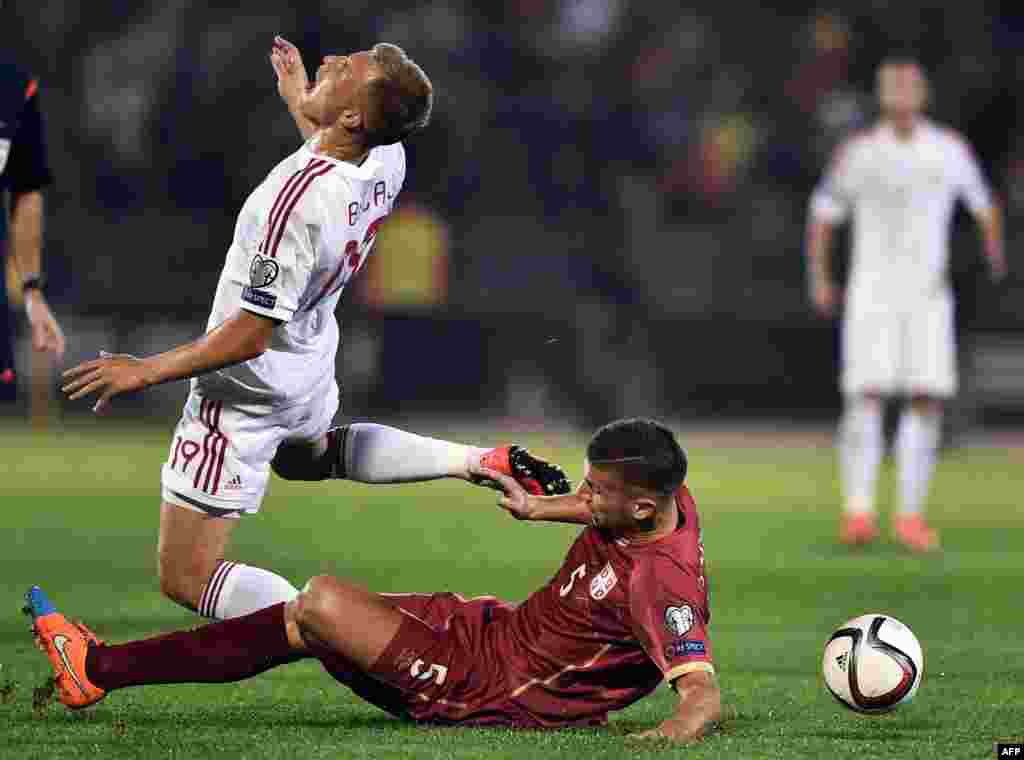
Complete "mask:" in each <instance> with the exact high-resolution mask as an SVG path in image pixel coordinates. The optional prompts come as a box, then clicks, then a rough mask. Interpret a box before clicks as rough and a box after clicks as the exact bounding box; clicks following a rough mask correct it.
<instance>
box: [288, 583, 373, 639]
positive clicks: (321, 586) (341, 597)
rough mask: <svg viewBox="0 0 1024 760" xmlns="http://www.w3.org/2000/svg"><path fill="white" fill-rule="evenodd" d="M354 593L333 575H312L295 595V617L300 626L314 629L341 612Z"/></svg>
mask: <svg viewBox="0 0 1024 760" xmlns="http://www.w3.org/2000/svg"><path fill="white" fill-rule="evenodd" d="M356 593H358V592H357V591H356V589H355V588H354V587H353V586H350V585H349V584H347V583H345V582H344V581H341V580H339V579H337V578H335V577H333V576H330V575H317V576H314V577H313V578H310V580H309V582H308V583H307V584H306V585H305V587H304V588H303V589H302V591H301V592H300V593H299V595H298V597H296V600H295V601H296V607H295V619H296V621H297V622H298V624H299V626H300V627H301V628H303V629H307V628H309V629H312V630H313V631H316V630H318V629H319V628H320V626H322V625H324V624H325V623H327V622H329V621H330V620H331V619H332V618H334V617H336V616H338V615H339V614H342V611H343V610H344V607H345V602H346V600H347V599H348V598H350V597H351V596H352V595H353V594H356Z"/></svg>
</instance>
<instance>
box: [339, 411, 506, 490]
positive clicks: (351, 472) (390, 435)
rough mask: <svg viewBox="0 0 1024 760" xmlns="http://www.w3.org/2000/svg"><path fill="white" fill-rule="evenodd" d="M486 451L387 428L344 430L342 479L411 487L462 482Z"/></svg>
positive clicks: (360, 426)
mask: <svg viewBox="0 0 1024 760" xmlns="http://www.w3.org/2000/svg"><path fill="white" fill-rule="evenodd" d="M487 451H489V449H481V448H478V447H476V446H464V445H463V444H461V443H451V442H450V441H442V440H438V439H437V438H426V437H424V436H422V435H416V434H415V433H407V432H406V431H404V430H399V429H398V428H393V427H388V426H387V425H377V424H375V423H372V422H357V423H354V424H352V425H349V426H348V439H347V440H346V442H345V476H346V478H348V479H349V480H355V481H358V482H360V483H413V482H417V481H421V480H435V479H437V478H466V477H468V475H469V464H470V461H471V460H472V459H474V458H476V459H477V460H479V458H480V457H481V456H482V455H483V454H485V453H486V452H487Z"/></svg>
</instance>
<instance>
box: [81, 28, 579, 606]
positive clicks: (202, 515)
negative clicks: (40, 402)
mask: <svg viewBox="0 0 1024 760" xmlns="http://www.w3.org/2000/svg"><path fill="white" fill-rule="evenodd" d="M271 63H272V65H273V67H274V70H275V72H276V73H277V77H278V90H279V92H280V94H281V96H282V98H283V99H284V100H285V102H286V103H287V104H288V106H289V110H290V111H291V113H292V116H293V118H294V119H295V121H296V124H297V125H298V127H299V129H300V131H301V132H302V133H303V136H304V137H305V138H306V142H305V144H304V145H302V147H300V148H299V149H298V150H297V151H296V152H295V153H293V154H292V155H290V156H288V157H287V158H286V159H285V160H284V161H282V162H281V163H280V164H278V165H277V166H276V167H275V168H274V169H273V170H271V172H270V174H269V175H268V176H267V178H266V179H265V180H264V181H263V182H262V183H261V184H260V185H259V186H258V187H257V188H256V189H255V190H254V191H253V193H252V194H251V195H250V196H249V198H248V200H247V201H246V202H245V205H244V206H243V208H242V210H241V212H240V213H239V215H238V223H237V226H236V228H235V233H234V239H233V241H232V244H231V247H230V249H229V251H228V253H227V261H226V263H225V265H224V269H223V271H222V273H221V277H220V281H219V283H218V286H217V292H216V296H215V298H214V302H213V309H212V312H211V314H210V319H209V323H208V325H207V333H206V334H205V335H204V336H203V337H201V338H199V339H198V340H196V341H193V342H192V343H189V344H187V345H183V346H179V347H177V348H175V349H172V350H171V351H167V352H165V353H162V354H157V355H155V356H150V357H146V358H142V359H140V358H136V357H132V356H126V355H118V356H112V355H109V354H104V355H101V358H99V359H96V360H93V361H89V362H85V363H83V364H81V365H79V366H77V367H75V368H73V369H71V370H68V371H67V372H66V373H65V376H66V378H67V384H66V385H65V387H64V391H65V392H66V393H68V394H69V397H70V398H71V399H77V398H81V397H83V396H86V395H90V394H96V395H97V396H98V397H99V398H98V400H97V402H96V405H95V407H94V410H95V411H97V412H103V411H105V410H106V409H107V407H108V406H109V404H110V399H111V398H112V397H114V396H116V395H117V394H120V393H125V392H129V391H136V390H140V389H143V388H145V387H147V386H150V385H155V384H158V383H165V382H169V381H172V380H179V379H184V378H193V380H192V384H191V392H190V394H189V397H188V400H187V401H186V404H185V408H184V411H183V414H182V418H181V421H180V422H179V423H178V426H177V429H176V430H175V433H174V437H173V440H172V442H171V445H170V450H169V453H168V457H167V461H166V462H165V464H164V466H163V476H162V497H163V498H162V504H161V514H160V539H159V548H158V564H159V572H160V586H161V590H162V591H163V592H164V594H165V595H166V596H168V597H170V598H171V599H172V600H174V601H176V602H178V603H179V604H182V605H183V606H186V607H189V608H190V609H194V610H196V611H198V612H199V613H200V614H202V615H205V616H207V617H211V618H218V619H224V618H233V617H238V616H240V615H245V614H248V613H251V612H254V611H256V610H259V609H263V608H265V607H267V606H270V605H273V604H277V603H279V602H282V601H289V600H290V599H292V598H294V597H295V596H296V595H297V594H298V590H297V589H296V588H294V587H293V586H292V585H291V584H290V583H289V582H288V581H287V580H285V579H284V578H282V577H281V576H279V575H277V574H276V573H273V572H271V571H269V570H264V569H262V568H258V567H252V566H249V565H244V564H241V563H237V562H229V561H226V560H225V559H224V555H225V550H226V548H227V544H228V539H229V537H230V534H231V532H232V530H233V528H234V526H235V525H236V524H237V518H238V517H239V516H240V515H242V514H246V513H250V514H251V513H255V512H257V511H258V510H259V508H260V504H261V502H262V499H263V495H264V492H265V491H266V488H267V484H268V481H269V478H270V471H271V469H273V470H274V471H275V472H276V473H277V474H278V475H280V476H281V477H284V478H286V479H296V480H323V479H326V478H347V479H350V480H357V481H360V482H368V483H395V482H409V481H416V480H430V479H434V478H442V477H455V478H461V479H464V480H470V481H473V482H480V481H479V479H478V478H477V477H476V476H474V475H473V474H472V473H473V472H476V471H477V470H478V469H479V468H480V467H481V466H483V467H486V468H488V469H490V470H495V471H498V472H501V473H503V474H505V475H510V476H513V477H515V478H516V479H517V480H519V482H520V483H522V484H523V485H524V486H526V487H527V489H528V490H531V491H533V492H534V493H552V494H553V493H565V492H567V491H568V490H569V484H568V481H567V480H566V479H565V476H564V473H562V472H561V470H559V469H558V468H557V467H555V466H553V465H548V464H547V463H545V462H542V461H540V460H537V459H535V458H533V457H531V456H529V454H527V453H526V452H525V451H524V450H523V449H521V448H519V447H515V446H513V447H507V446H506V447H502V448H499V449H492V450H487V449H483V448H476V447H472V446H464V445H461V444H456V443H450V442H447V441H440V440H435V439H431V438H425V437H422V436H417V435H414V434H411V433H407V432H405V431H401V430H397V429H395V428H390V427H386V426H383V425H375V424H370V423H356V424H350V425H346V426H342V427H339V428H333V429H331V428H330V425H331V422H332V419H333V417H334V415H335V413H336V412H337V410H338V386H337V383H336V381H335V377H334V367H335V354H336V352H337V348H338V324H337V321H336V319H335V317H334V310H335V308H336V307H337V305H338V302H339V300H340V298H341V294H342V291H343V289H344V287H345V285H346V283H348V281H349V280H350V279H351V278H352V277H353V276H354V275H355V274H356V273H357V272H358V271H359V269H360V268H361V267H362V266H363V264H364V263H365V261H366V257H367V256H368V255H369V254H370V251H371V248H372V246H373V242H374V238H375V236H376V232H377V228H378V225H379V224H380V223H381V222H382V221H383V220H384V218H385V217H386V216H387V215H388V213H389V212H390V211H391V209H392V207H393V206H394V203H395V198H396V196H397V195H398V193H399V191H400V190H401V188H402V183H403V181H404V180H405V151H404V149H403V147H402V144H401V140H403V139H404V138H406V137H407V136H409V135H411V134H413V133H414V132H416V131H418V130H419V129H421V128H422V127H424V126H425V125H426V124H427V122H428V121H429V118H430V111H431V107H432V101H433V88H432V85H431V83H430V81H429V79H427V77H426V75H425V74H424V73H423V71H422V70H421V69H420V67H419V66H417V65H416V64H415V63H414V62H413V61H411V60H410V59H409V58H408V57H407V56H406V55H405V53H404V52H403V51H402V50H401V49H400V48H398V47H396V46H394V45H388V44H379V45H376V46H375V47H374V48H373V49H371V50H365V51H361V52H358V53H353V54H351V55H346V56H328V57H326V58H325V59H324V62H323V65H322V66H321V67H320V68H319V70H318V72H317V78H316V82H315V84H314V85H313V86H310V85H309V83H308V80H307V78H306V71H305V67H304V66H303V64H302V58H301V56H300V55H299V52H298V50H297V49H296V48H295V47H294V46H293V45H291V43H289V42H287V41H286V40H283V39H281V38H277V39H276V41H275V43H274V46H273V49H272V52H271Z"/></svg>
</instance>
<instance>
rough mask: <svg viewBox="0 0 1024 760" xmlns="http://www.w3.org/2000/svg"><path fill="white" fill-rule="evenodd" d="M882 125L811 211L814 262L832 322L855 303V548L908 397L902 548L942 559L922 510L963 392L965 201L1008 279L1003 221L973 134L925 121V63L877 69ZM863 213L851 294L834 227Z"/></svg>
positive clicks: (847, 393) (835, 171)
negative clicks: (957, 303)
mask: <svg viewBox="0 0 1024 760" xmlns="http://www.w3.org/2000/svg"><path fill="white" fill-rule="evenodd" d="M877 85H878V99H879V104H880V107H881V119H880V120H879V122H878V123H877V124H876V125H875V126H874V127H872V128H870V129H868V130H866V131H864V132H862V133H860V134H857V135H855V136H854V137H852V138H850V139H849V140H847V141H846V143H845V144H843V145H842V146H841V147H840V148H839V149H838V151H837V152H836V155H835V157H834V158H833V161H832V165H831V167H830V168H829V170H828V173H827V174H826V176H825V178H824V180H823V181H822V183H821V185H820V186H819V187H818V188H817V189H816V190H815V192H814V195H813V197H812V199H811V204H810V221H809V225H808V247H807V254H808V263H809V267H810V285H811V297H812V299H813V302H814V307H815V309H816V310H817V311H818V312H819V313H820V314H821V315H822V316H824V317H832V316H833V315H834V314H835V313H836V311H837V309H838V308H839V306H840V304H841V302H845V303H844V304H843V305H844V307H845V308H844V313H843V326H842V380H841V388H842V392H843V395H844V404H845V409H844V412H843V418H842V421H841V424H840V430H839V449H840V462H841V474H842V480H843V488H844V492H845V493H844V498H845V503H844V510H843V517H842V524H841V528H840V537H841V540H842V541H843V542H844V543H848V544H860V543H868V542H870V541H872V540H874V538H875V537H876V536H877V534H878V527H877V519H876V516H875V484H876V480H877V475H878V468H879V463H880V461H881V458H882V455H883V447H884V443H883V428H882V414H883V402H884V399H885V398H886V397H889V396H899V397H901V398H903V399H904V400H905V402H906V403H905V405H904V407H903V411H902V415H901V417H900V421H899V428H898V432H897V435H896V442H895V454H896V461H897V464H898V468H899V480H900V504H899V514H898V516H897V517H896V519H895V524H894V526H893V527H894V534H895V537H896V538H897V540H899V541H900V542H901V543H903V544H904V545H906V546H907V547H909V548H911V549H914V550H918V551H929V550H934V549H937V548H938V546H939V538H938V535H937V534H936V532H935V531H934V530H932V529H931V528H929V527H928V524H927V523H926V521H925V518H924V515H923V508H924V504H925V500H926V498H927V494H928V486H929V482H930V480H931V477H932V471H933V469H934V466H935V458H936V451H937V448H938V444H939V437H940V430H941V422H942V413H943V402H944V401H945V400H946V399H948V398H950V397H951V396H952V395H953V394H954V393H955V392H956V383H957V378H956V356H955V346H954V331H953V297H952V293H951V291H950V288H949V284H948V281H947V264H948V258H949V228H950V221H951V218H952V214H953V210H954V206H955V203H956V200H957V199H958V198H959V199H961V200H962V201H963V202H964V203H965V204H966V205H967V208H968V209H969V210H970V212H971V214H972V215H973V217H974V219H975V220H976V221H977V223H978V225H979V227H980V228H981V231H982V237H983V240H984V251H985V255H986V258H987V259H988V263H989V266H990V268H991V273H992V277H993V279H995V280H999V279H1001V278H1002V277H1003V276H1004V275H1005V274H1006V260H1005V258H1004V254H1003V246H1002V234H1001V229H1000V213H999V209H998V207H997V206H996V205H995V204H994V203H993V201H992V197H991V194H990V192H989V189H988V187H987V186H986V184H985V180H984V179H983V177H982V174H981V171H980V170H979V168H978V165H977V163H976V161H975V159H974V157H973V155H972V153H971V150H970V147H969V146H968V145H967V143H966V142H965V141H964V139H963V137H961V136H960V135H959V134H957V133H956V132H954V131H953V130H951V129H948V128H946V127H943V126H941V125H939V124H936V123H934V122H932V121H930V120H929V119H927V118H926V117H925V116H924V115H923V109H924V107H925V105H926V103H927V100H928V82H927V79H926V77H925V73H924V71H923V69H922V68H921V66H920V65H919V64H918V63H917V62H916V61H913V60H906V59H891V60H887V61H884V62H883V63H882V64H881V65H880V66H879V68H878V73H877ZM848 217H852V224H853V233H852V235H853V253H852V264H851V272H850V278H849V283H848V286H847V288H846V293H845V298H844V296H843V294H842V291H841V290H840V289H839V286H838V285H837V283H836V282H835V280H834V278H833V276H832V270H831V265H830V262H829V248H830V244H831V240H832V231H833V228H834V226H835V225H836V224H839V223H841V222H843V221H844V220H846V219H847V218H848Z"/></svg>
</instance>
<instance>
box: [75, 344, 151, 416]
mask: <svg viewBox="0 0 1024 760" xmlns="http://www.w3.org/2000/svg"><path fill="white" fill-rule="evenodd" d="M64 380H65V381H66V385H64V387H63V388H61V390H62V391H63V392H64V393H65V394H66V395H67V397H68V400H69V401H77V400H78V399H80V398H84V397H85V396H90V395H93V394H97V395H98V396H99V398H98V399H97V400H96V403H95V404H94V405H93V408H92V410H93V411H94V412H95V413H96V414H105V413H106V412H107V411H109V409H110V399H112V398H113V397H114V396H117V395H119V394H121V393H131V392H132V391H139V390H142V389H143V388H145V387H146V386H148V385H152V382H151V381H150V379H149V370H148V367H147V366H146V363H145V362H144V361H143V360H142V359H139V358H138V357H136V356H131V355H130V354H109V353H107V352H106V351H100V358H99V359H93V360H92V361H88V362H83V363H82V364H79V365H78V366H77V367H72V368H71V369H69V370H67V371H66V372H65V373H64Z"/></svg>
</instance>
